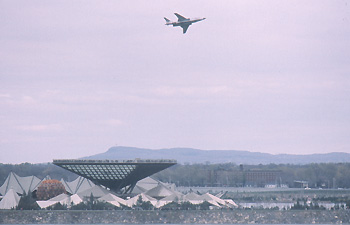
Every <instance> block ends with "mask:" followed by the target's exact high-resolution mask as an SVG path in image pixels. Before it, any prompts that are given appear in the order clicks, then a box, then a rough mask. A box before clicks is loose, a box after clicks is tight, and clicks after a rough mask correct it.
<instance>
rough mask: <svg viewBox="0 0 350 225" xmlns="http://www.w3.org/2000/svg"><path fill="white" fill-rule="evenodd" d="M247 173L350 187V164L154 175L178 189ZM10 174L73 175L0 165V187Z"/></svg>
mask: <svg viewBox="0 0 350 225" xmlns="http://www.w3.org/2000/svg"><path fill="white" fill-rule="evenodd" d="M248 170H279V171H281V179H280V181H279V182H281V183H283V184H287V185H288V186H289V187H294V181H295V180H303V181H307V182H309V187H322V188H350V179H349V177H350V163H320V164H316V163H315V164H307V165H293V164H279V165H277V164H268V165H244V166H240V165H236V164H232V163H226V164H193V165H189V164H187V165H181V164H178V165H175V166H172V167H170V168H168V169H166V170H164V171H161V172H159V173H157V174H155V175H154V177H155V178H156V179H159V180H161V181H163V182H170V183H175V184H176V185H178V186H203V187H204V186H228V187H240V186H243V185H244V180H243V176H242V173H244V171H248ZM10 172H15V173H16V174H18V175H19V176H31V175H35V176H37V177H39V178H41V179H42V178H44V177H45V176H47V175H50V176H51V177H52V178H53V179H58V180H59V179H61V178H63V179H65V180H68V181H72V180H73V179H75V178H76V177H77V175H75V174H73V173H71V172H68V171H66V170H64V169H62V168H60V167H58V166H55V165H53V164H51V163H47V164H30V163H23V164H17V165H12V164H0V185H1V184H2V183H3V182H4V181H5V179H6V177H7V176H8V174H9V173H10Z"/></svg>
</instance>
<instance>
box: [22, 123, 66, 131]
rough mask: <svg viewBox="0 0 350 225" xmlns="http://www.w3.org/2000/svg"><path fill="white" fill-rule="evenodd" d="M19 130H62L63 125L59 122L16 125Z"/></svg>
mask: <svg viewBox="0 0 350 225" xmlns="http://www.w3.org/2000/svg"><path fill="white" fill-rule="evenodd" d="M16 128H17V129H18V130H21V131H33V132H52V131H55V132H57V131H62V130H64V128H63V126H62V125H60V124H37V125H22V126H17V127H16Z"/></svg>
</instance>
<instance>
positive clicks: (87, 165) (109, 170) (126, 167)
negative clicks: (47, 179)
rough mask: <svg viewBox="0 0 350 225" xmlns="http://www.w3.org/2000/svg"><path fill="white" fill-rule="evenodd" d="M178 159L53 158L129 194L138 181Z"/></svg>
mask: <svg viewBox="0 0 350 225" xmlns="http://www.w3.org/2000/svg"><path fill="white" fill-rule="evenodd" d="M176 163H177V162H176V160H168V159H161V160H150V159H146V160H142V159H135V160H75V159H61V160H53V164H55V165H57V166H59V167H62V168H63V169H66V170H69V171H71V172H73V173H75V174H77V175H79V176H82V177H84V178H87V179H89V180H91V181H92V182H93V183H95V184H99V185H102V186H104V187H107V188H109V189H110V190H112V191H114V192H116V193H119V194H129V193H131V192H132V191H133V189H134V187H135V186H136V183H137V182H138V181H139V180H142V179H144V178H146V177H148V176H151V175H153V174H155V173H157V172H159V171H162V170H164V169H166V168H168V167H170V166H173V165H175V164H176Z"/></svg>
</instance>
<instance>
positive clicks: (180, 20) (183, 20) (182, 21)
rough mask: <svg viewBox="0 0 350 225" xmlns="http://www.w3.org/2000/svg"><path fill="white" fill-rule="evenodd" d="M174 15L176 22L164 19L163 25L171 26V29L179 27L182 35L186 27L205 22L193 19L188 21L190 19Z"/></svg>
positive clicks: (200, 19)
mask: <svg viewBox="0 0 350 225" xmlns="http://www.w3.org/2000/svg"><path fill="white" fill-rule="evenodd" d="M174 14H175V16H177V18H178V20H177V22H173V21H170V20H169V19H168V18H166V17H164V19H165V21H166V23H165V25H173V27H177V26H180V27H182V30H183V33H184V34H185V33H186V31H187V29H188V27H189V26H190V25H191V24H192V23H195V22H198V21H202V20H205V18H193V19H190V18H186V17H184V16H181V15H180V14H178V13H174Z"/></svg>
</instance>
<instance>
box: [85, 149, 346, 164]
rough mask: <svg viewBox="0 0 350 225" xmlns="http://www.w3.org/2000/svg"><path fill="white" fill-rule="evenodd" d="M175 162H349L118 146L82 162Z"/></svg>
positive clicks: (337, 155) (337, 157) (341, 156)
mask: <svg viewBox="0 0 350 225" xmlns="http://www.w3.org/2000/svg"><path fill="white" fill-rule="evenodd" d="M136 158H140V159H176V160H177V161H178V163H182V164H183V163H207V162H210V163H236V164H250V165H257V164H270V163H275V164H308V163H329V162H332V163H341V162H350V154H348V153H341V152H333V153H327V154H311V155H290V154H279V155H272V154H268V153H259V152H249V151H237V150H199V149H192V148H170V149H158V150H152V149H145V148H134V147H124V146H117V147H112V148H110V149H109V150H108V151H107V152H104V153H101V154H97V155H92V156H88V157H84V158H83V159H136Z"/></svg>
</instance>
